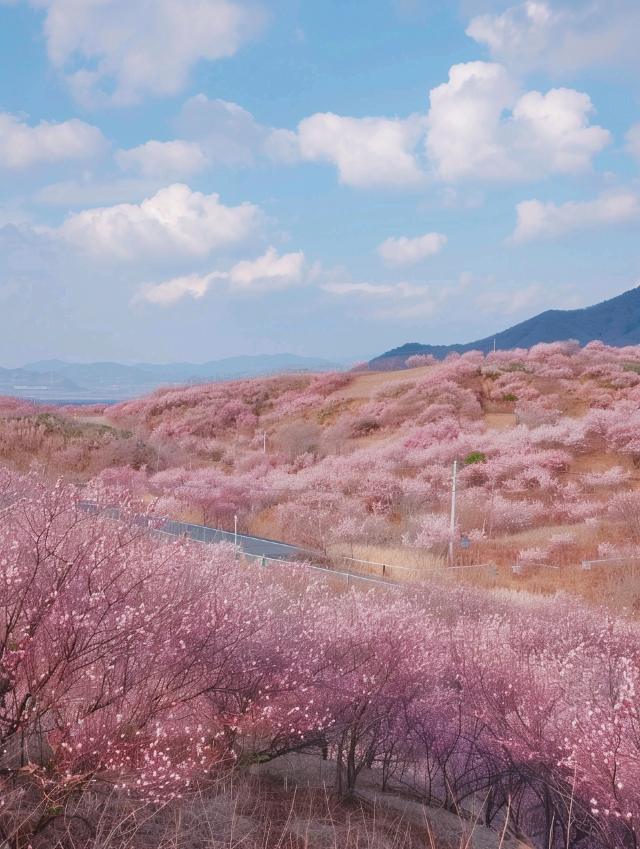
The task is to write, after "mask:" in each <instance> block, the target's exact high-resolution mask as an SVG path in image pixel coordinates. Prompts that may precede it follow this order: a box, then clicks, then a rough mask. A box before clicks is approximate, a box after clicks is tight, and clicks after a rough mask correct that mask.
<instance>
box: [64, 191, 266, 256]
mask: <svg viewBox="0 0 640 849" xmlns="http://www.w3.org/2000/svg"><path fill="white" fill-rule="evenodd" d="M261 220H262V213H261V211H260V209H259V207H257V206H254V205H252V204H250V203H243V204H240V206H233V207H230V206H225V205H224V204H222V203H220V200H219V195H217V194H215V193H214V194H210V195H204V194H202V193H201V192H192V191H191V189H190V188H189V186H186V185H184V184H181V183H175V184H173V185H171V186H167V187H166V188H163V189H161V190H160V191H159V192H157V193H156V194H155V195H154V196H153V197H151V198H148V199H147V200H144V201H142V203H140V204H130V203H122V204H117V205H116V206H107V207H99V208H97V209H86V210H83V211H82V212H79V213H78V214H76V215H71V216H70V217H69V218H68V219H67V220H66V221H65V222H64V223H63V224H62V225H61V226H60V227H59V228H58V229H57V231H55V232H56V234H57V235H58V236H59V237H60V238H62V239H65V240H66V241H67V242H70V243H72V244H74V245H77V246H78V247H80V248H82V249H84V250H85V251H86V252H87V253H89V254H91V255H92V256H95V257H100V258H104V259H113V260H121V261H123V260H124V261H126V260H134V259H142V258H149V259H156V258H160V257H176V258H178V257H205V256H208V255H209V254H210V253H211V251H212V250H214V249H215V248H218V247H221V246H225V245H232V244H236V243H238V242H242V241H243V240H244V239H246V238H247V237H248V236H249V235H251V234H252V233H253V232H254V231H255V230H256V228H257V226H258V225H259V223H260V222H261Z"/></svg>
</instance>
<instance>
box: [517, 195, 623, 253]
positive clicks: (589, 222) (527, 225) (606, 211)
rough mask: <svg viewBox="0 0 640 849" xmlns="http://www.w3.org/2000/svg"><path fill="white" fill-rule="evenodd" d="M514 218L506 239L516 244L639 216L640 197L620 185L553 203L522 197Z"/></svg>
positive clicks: (617, 222)
mask: <svg viewBox="0 0 640 849" xmlns="http://www.w3.org/2000/svg"><path fill="white" fill-rule="evenodd" d="M516 210H517V213H518V221H517V224H516V229H515V231H514V233H513V236H512V237H511V239H510V241H511V242H513V243H515V244H518V243H522V242H529V241H532V240H534V239H555V238H558V237H560V236H564V235H565V234H567V233H571V232H574V231H576V230H586V229H592V228H596V227H602V226H610V225H614V224H622V223H624V222H627V221H635V220H637V219H639V218H640V199H639V198H638V195H637V194H636V193H635V192H632V191H631V190H629V189H621V190H617V191H614V192H607V193H606V194H603V195H601V196H600V197H599V198H596V199H595V200H588V201H569V202H568V203H563V204H560V206H557V205H556V204H555V203H554V202H553V201H549V202H547V203H543V202H542V201H540V200H525V201H522V203H519V204H518V205H517V207H516Z"/></svg>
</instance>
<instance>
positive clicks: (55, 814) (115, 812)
mask: <svg viewBox="0 0 640 849" xmlns="http://www.w3.org/2000/svg"><path fill="white" fill-rule="evenodd" d="M3 803H4V804H3V806H2V813H1V815H0V826H1V827H2V830H3V833H4V835H5V836H6V843H4V844H3V845H5V846H11V849H14V848H15V849H27V847H31V849H53V847H56V849H81V847H82V849H423V847H425V846H427V845H429V844H428V826H427V823H426V820H425V819H424V817H423V819H422V821H419V820H418V821H416V818H415V817H413V816H410V815H408V814H407V813H405V812H403V811H401V810H398V809H394V808H393V807H390V806H383V805H381V804H378V803H376V802H375V801H373V802H369V801H367V800H357V799H356V800H352V801H351V802H350V803H341V802H339V801H338V800H337V798H336V797H335V796H334V794H333V793H332V792H331V791H330V790H328V789H326V788H320V789H318V788H313V787H301V786H296V784H295V783H293V782H291V783H289V782H287V781H286V780H285V781H284V782H283V780H282V778H268V777H264V776H250V775H246V774H243V773H242V772H240V771H236V772H234V773H232V774H230V775H229V776H228V777H227V779H226V780H225V781H220V782H216V783H215V784H214V785H213V786H210V787H208V788H207V787H202V788H201V789H200V790H199V791H197V792H192V793H191V794H190V795H189V796H187V797H186V798H183V799H174V800H172V801H170V802H167V803H160V804H158V803H155V804H152V803H150V802H145V801H144V800H143V799H136V798H134V797H132V796H130V795H125V794H123V793H119V792H117V791H113V790H110V789H109V788H107V787H98V786H95V787H94V788H92V789H91V790H90V791H84V792H82V793H80V792H79V793H77V794H75V795H73V794H71V795H69V796H68V797H67V799H66V800H65V802H64V805H59V806H56V807H55V808H48V809H47V810H46V811H45V810H43V809H42V805H41V804H38V802H37V800H36V798H35V796H33V797H32V794H30V792H29V788H28V787H27V786H25V787H23V788H22V792H10V793H9V794H8V795H5V797H4V799H3ZM496 836H497V835H496ZM431 845H432V846H433V849H435V844H431ZM440 845H443V846H444V845H445V844H444V843H441V844H440ZM493 845H494V846H495V845H497V840H495V841H494V844H493Z"/></svg>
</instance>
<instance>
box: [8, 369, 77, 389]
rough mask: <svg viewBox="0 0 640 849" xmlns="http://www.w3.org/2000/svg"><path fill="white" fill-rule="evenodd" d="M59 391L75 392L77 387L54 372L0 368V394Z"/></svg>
mask: <svg viewBox="0 0 640 849" xmlns="http://www.w3.org/2000/svg"><path fill="white" fill-rule="evenodd" d="M60 389H64V390H65V391H71V392H75V391H76V390H77V389H79V387H78V386H77V385H76V384H75V383H74V382H73V381H72V380H69V378H67V377H63V376H62V375H60V374H57V373H56V372H44V373H41V372H37V371H33V370H28V369H23V368H0V393H11V394H15V393H16V392H17V393H18V394H20V393H22V392H24V391H27V392H29V391H31V390H37V391H38V392H51V391H55V392H58V391H59V390H60Z"/></svg>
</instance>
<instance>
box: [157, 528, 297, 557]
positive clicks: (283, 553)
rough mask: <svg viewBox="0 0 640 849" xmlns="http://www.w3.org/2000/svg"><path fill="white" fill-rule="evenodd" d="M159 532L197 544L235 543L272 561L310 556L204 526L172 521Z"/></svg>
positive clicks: (270, 541) (281, 544) (291, 547)
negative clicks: (196, 541)
mask: <svg viewBox="0 0 640 849" xmlns="http://www.w3.org/2000/svg"><path fill="white" fill-rule="evenodd" d="M159 530H160V531H162V532H163V533H165V534H171V535H172V536H180V535H181V534H186V535H187V536H188V537H189V538H190V539H195V540H198V541H199V542H206V543H213V542H230V543H231V544H234V543H236V542H237V544H238V547H239V548H240V549H241V550H242V551H243V552H244V553H245V554H253V555H254V556H257V557H269V558H272V559H273V560H307V559H308V558H309V557H310V556H312V552H309V551H305V550H304V549H302V548H297V547H296V546H295V545H288V544H287V543H286V542H278V541H277V540H274V539H264V538H263V537H254V536H250V535H249V534H238V536H237V537H236V535H235V534H234V533H233V531H221V530H219V529H217V528H209V527H207V526H205V525H192V524H190V523H189V522H176V521H174V520H173V519H169V521H167V522H165V524H164V525H162V527H160V528H159Z"/></svg>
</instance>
